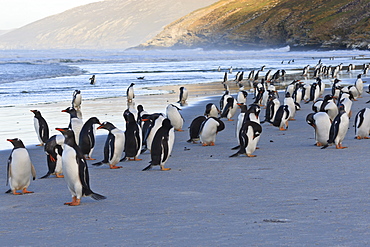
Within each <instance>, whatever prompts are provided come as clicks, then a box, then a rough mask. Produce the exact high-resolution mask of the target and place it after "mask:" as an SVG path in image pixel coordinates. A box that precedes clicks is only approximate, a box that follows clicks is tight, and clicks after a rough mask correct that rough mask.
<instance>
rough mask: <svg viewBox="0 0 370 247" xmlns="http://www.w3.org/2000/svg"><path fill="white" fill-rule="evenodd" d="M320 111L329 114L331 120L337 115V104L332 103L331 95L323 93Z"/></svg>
mask: <svg viewBox="0 0 370 247" xmlns="http://www.w3.org/2000/svg"><path fill="white" fill-rule="evenodd" d="M320 111H322V112H326V113H327V114H328V115H329V117H330V120H331V121H333V120H334V118H335V117H336V116H337V115H338V106H337V105H336V104H335V103H334V99H333V96H332V95H329V94H328V95H325V97H324V99H323V102H322V103H321V106H320Z"/></svg>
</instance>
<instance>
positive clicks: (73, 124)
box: [62, 107, 83, 145]
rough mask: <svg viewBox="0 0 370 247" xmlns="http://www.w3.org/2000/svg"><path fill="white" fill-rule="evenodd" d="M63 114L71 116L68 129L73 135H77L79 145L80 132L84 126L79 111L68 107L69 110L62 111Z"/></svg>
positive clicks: (76, 139)
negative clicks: (78, 114)
mask: <svg viewBox="0 0 370 247" xmlns="http://www.w3.org/2000/svg"><path fill="white" fill-rule="evenodd" d="M62 112H67V113H68V114H69V116H70V121H69V125H68V128H70V129H71V130H73V133H74V135H75V141H76V143H77V145H78V144H79V140H80V132H81V129H82V126H83V121H82V119H80V118H78V117H77V111H76V109H75V108H73V107H68V108H67V109H65V110H62Z"/></svg>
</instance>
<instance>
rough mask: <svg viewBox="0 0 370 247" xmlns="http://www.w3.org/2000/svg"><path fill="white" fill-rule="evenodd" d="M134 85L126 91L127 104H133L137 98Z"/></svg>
mask: <svg viewBox="0 0 370 247" xmlns="http://www.w3.org/2000/svg"><path fill="white" fill-rule="evenodd" d="M134 85H135V83H131V84H130V86H129V87H128V88H127V91H126V95H127V102H132V101H133V99H134V98H135V93H134Z"/></svg>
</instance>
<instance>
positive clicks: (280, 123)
mask: <svg viewBox="0 0 370 247" xmlns="http://www.w3.org/2000/svg"><path fill="white" fill-rule="evenodd" d="M289 116H290V112H289V107H288V106H287V105H281V106H280V107H279V108H278V110H277V111H276V115H275V119H274V122H272V125H273V126H275V127H279V129H280V130H287V129H288V119H289Z"/></svg>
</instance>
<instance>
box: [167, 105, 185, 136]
mask: <svg viewBox="0 0 370 247" xmlns="http://www.w3.org/2000/svg"><path fill="white" fill-rule="evenodd" d="M180 110H181V109H180V108H178V107H177V106H175V105H173V104H169V105H168V106H167V108H166V115H167V118H168V119H169V120H170V121H171V124H172V126H173V127H174V128H175V130H177V131H183V130H182V126H183V125H184V118H183V117H182V115H181V114H180V112H179V111H180Z"/></svg>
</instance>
